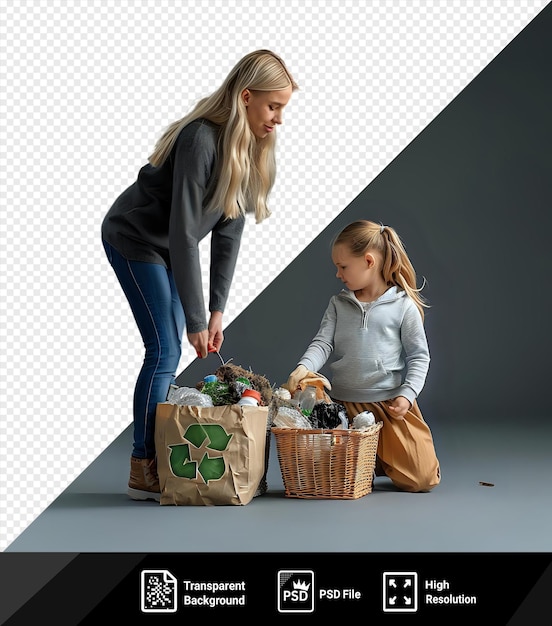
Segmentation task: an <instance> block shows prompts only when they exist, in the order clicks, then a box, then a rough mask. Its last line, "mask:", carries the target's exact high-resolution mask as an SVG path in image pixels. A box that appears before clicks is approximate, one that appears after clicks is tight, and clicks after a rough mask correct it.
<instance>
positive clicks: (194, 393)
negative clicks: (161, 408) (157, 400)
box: [167, 385, 213, 406]
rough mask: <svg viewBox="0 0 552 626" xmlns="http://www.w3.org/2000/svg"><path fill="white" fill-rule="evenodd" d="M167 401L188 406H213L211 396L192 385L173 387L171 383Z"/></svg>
mask: <svg viewBox="0 0 552 626" xmlns="http://www.w3.org/2000/svg"><path fill="white" fill-rule="evenodd" d="M167 402H170V403H171V404H180V405H188V406H213V400H212V398H211V396H209V395H207V394H205V393H202V392H201V391H199V390H198V389H194V388H193V387H175V386H174V385H171V388H170V389H169V393H168V395H167Z"/></svg>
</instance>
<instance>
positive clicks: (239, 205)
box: [149, 50, 299, 223]
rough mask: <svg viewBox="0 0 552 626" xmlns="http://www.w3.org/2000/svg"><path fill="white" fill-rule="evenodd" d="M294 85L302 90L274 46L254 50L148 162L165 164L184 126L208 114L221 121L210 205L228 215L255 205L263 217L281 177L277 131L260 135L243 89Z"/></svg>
mask: <svg viewBox="0 0 552 626" xmlns="http://www.w3.org/2000/svg"><path fill="white" fill-rule="evenodd" d="M290 86H291V88H292V91H295V90H297V89H299V87H298V85H297V83H296V82H295V81H294V79H293V77H292V76H291V74H290V73H289V71H288V70H287V68H286V66H285V64H284V62H283V61H282V59H281V58H280V57H279V56H278V55H276V54H274V52H271V51H270V50H256V51H255V52H250V53H249V54H247V55H246V56H244V57H243V58H242V59H241V60H240V61H239V62H238V63H237V64H236V65H235V66H234V68H233V69H232V71H231V72H230V74H228V76H227V77H226V79H225V81H224V82H223V83H222V85H221V86H220V87H219V88H218V89H217V90H216V91H215V92H214V93H213V94H211V95H210V96H207V97H206V98H203V99H201V100H200V101H199V102H198V103H197V104H196V106H195V107H194V108H193V110H192V111H191V112H190V113H188V114H187V115H185V116H184V117H182V118H181V119H180V120H177V121H176V122H173V123H172V124H171V125H170V126H169V127H168V128H167V129H166V130H165V132H164V133H163V134H162V135H161V137H160V138H159V140H158V142H157V143H156V145H155V149H154V151H153V153H152V154H151V156H150V157H149V162H150V163H151V164H152V165H153V166H154V167H158V166H160V165H162V164H163V162H164V161H165V159H166V158H167V157H168V155H169V154H170V152H171V149H172V147H173V145H174V142H175V141H176V139H177V137H178V135H179V133H180V131H181V130H182V129H183V128H184V126H186V125H187V124H189V123H190V122H192V121H193V120H196V119H199V118H205V119H207V120H210V121H211V122H213V123H214V124H217V125H220V126H221V137H220V141H221V143H220V146H219V162H218V166H217V176H218V181H217V186H216V189H215V190H214V192H213V195H212V197H211V199H210V201H209V204H208V207H207V208H208V209H215V210H216V209H221V208H222V210H223V213H224V215H225V216H226V217H227V218H235V217H238V216H239V215H241V214H243V213H244V212H245V211H251V210H252V207H254V211H255V220H256V222H257V223H259V222H261V221H262V220H264V219H266V218H267V217H269V215H270V210H269V209H268V206H267V199H268V195H269V193H270V191H271V189H272V186H273V185H274V181H275V179H276V158H275V147H276V133H274V132H272V133H269V134H268V135H267V136H266V137H265V138H264V139H257V138H256V137H255V135H254V134H253V132H252V131H251V129H250V127H249V124H248V121H247V109H246V107H245V104H244V102H243V99H242V98H241V94H242V92H243V90H244V89H249V90H251V91H279V90H281V89H287V88H288V87H290Z"/></svg>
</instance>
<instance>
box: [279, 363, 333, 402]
mask: <svg viewBox="0 0 552 626" xmlns="http://www.w3.org/2000/svg"><path fill="white" fill-rule="evenodd" d="M309 385H310V386H313V387H316V398H317V400H323V401H324V402H331V399H330V396H328V394H327V393H326V389H327V390H328V391H331V389H332V386H331V384H330V381H329V380H328V379H327V378H326V377H325V376H323V375H322V374H320V373H318V372H311V371H310V370H309V369H308V368H307V367H305V366H304V365H298V366H297V367H296V368H295V369H294V370H293V372H291V374H290V375H289V378H288V380H287V382H286V383H284V384H283V385H282V387H284V388H285V389H287V390H288V391H289V392H290V393H291V395H292V397H293V395H294V394H295V392H296V391H298V390H299V391H302V390H303V389H305V387H308V386H309Z"/></svg>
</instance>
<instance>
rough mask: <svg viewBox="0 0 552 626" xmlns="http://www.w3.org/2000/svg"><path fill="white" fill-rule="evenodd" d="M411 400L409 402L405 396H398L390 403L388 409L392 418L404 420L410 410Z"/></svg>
mask: <svg viewBox="0 0 552 626" xmlns="http://www.w3.org/2000/svg"><path fill="white" fill-rule="evenodd" d="M410 407H411V404H410V400H407V399H406V398H405V397H404V396H397V397H396V398H393V400H390V401H389V404H388V405H387V408H388V409H389V413H390V414H391V416H392V417H396V418H397V419H401V420H402V419H404V416H405V415H406V412H407V411H409V410H410Z"/></svg>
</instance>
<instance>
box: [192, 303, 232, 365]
mask: <svg viewBox="0 0 552 626" xmlns="http://www.w3.org/2000/svg"><path fill="white" fill-rule="evenodd" d="M188 341H189V342H190V343H191V344H192V346H193V347H194V348H195V351H196V354H197V357H198V359H204V358H205V357H206V356H207V355H208V354H209V352H218V351H219V350H220V347H221V346H222V342H223V341H224V333H223V332H222V313H221V312H220V311H213V312H212V313H211V317H210V319H209V325H208V327H207V330H202V331H201V332H199V333H188Z"/></svg>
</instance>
